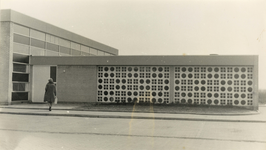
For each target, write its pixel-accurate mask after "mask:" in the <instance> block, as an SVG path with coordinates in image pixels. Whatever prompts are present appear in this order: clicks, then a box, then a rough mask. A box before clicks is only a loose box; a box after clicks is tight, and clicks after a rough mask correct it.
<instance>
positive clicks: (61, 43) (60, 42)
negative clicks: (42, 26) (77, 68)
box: [58, 38, 70, 47]
mask: <svg viewBox="0 0 266 150" xmlns="http://www.w3.org/2000/svg"><path fill="white" fill-rule="evenodd" d="M58 42H59V45H61V46H65V47H70V41H67V40H64V39H61V38H59V39H58Z"/></svg>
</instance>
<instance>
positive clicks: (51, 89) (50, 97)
mask: <svg viewBox="0 0 266 150" xmlns="http://www.w3.org/2000/svg"><path fill="white" fill-rule="evenodd" d="M55 98H56V88H55V84H54V82H53V79H52V78H50V79H49V80H48V83H47V84H46V86H45V94H44V101H45V102H46V101H47V102H48V104H49V111H51V110H52V104H53V103H54V101H55Z"/></svg>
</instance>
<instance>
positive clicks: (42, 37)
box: [30, 30, 45, 41]
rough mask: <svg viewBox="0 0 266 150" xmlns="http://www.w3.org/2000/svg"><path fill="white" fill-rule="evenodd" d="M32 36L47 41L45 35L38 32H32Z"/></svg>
mask: <svg viewBox="0 0 266 150" xmlns="http://www.w3.org/2000/svg"><path fill="white" fill-rule="evenodd" d="M30 36H31V37H34V38H36V39H39V40H42V41H45V33H43V32H39V31H36V30H30Z"/></svg>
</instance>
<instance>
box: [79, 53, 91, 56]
mask: <svg viewBox="0 0 266 150" xmlns="http://www.w3.org/2000/svg"><path fill="white" fill-rule="evenodd" d="M81 55H82V56H90V53H86V52H81Z"/></svg>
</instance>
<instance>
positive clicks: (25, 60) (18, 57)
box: [13, 53, 29, 63]
mask: <svg viewBox="0 0 266 150" xmlns="http://www.w3.org/2000/svg"><path fill="white" fill-rule="evenodd" d="M13 62H21V63H29V56H28V55H21V54H16V53H13Z"/></svg>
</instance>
